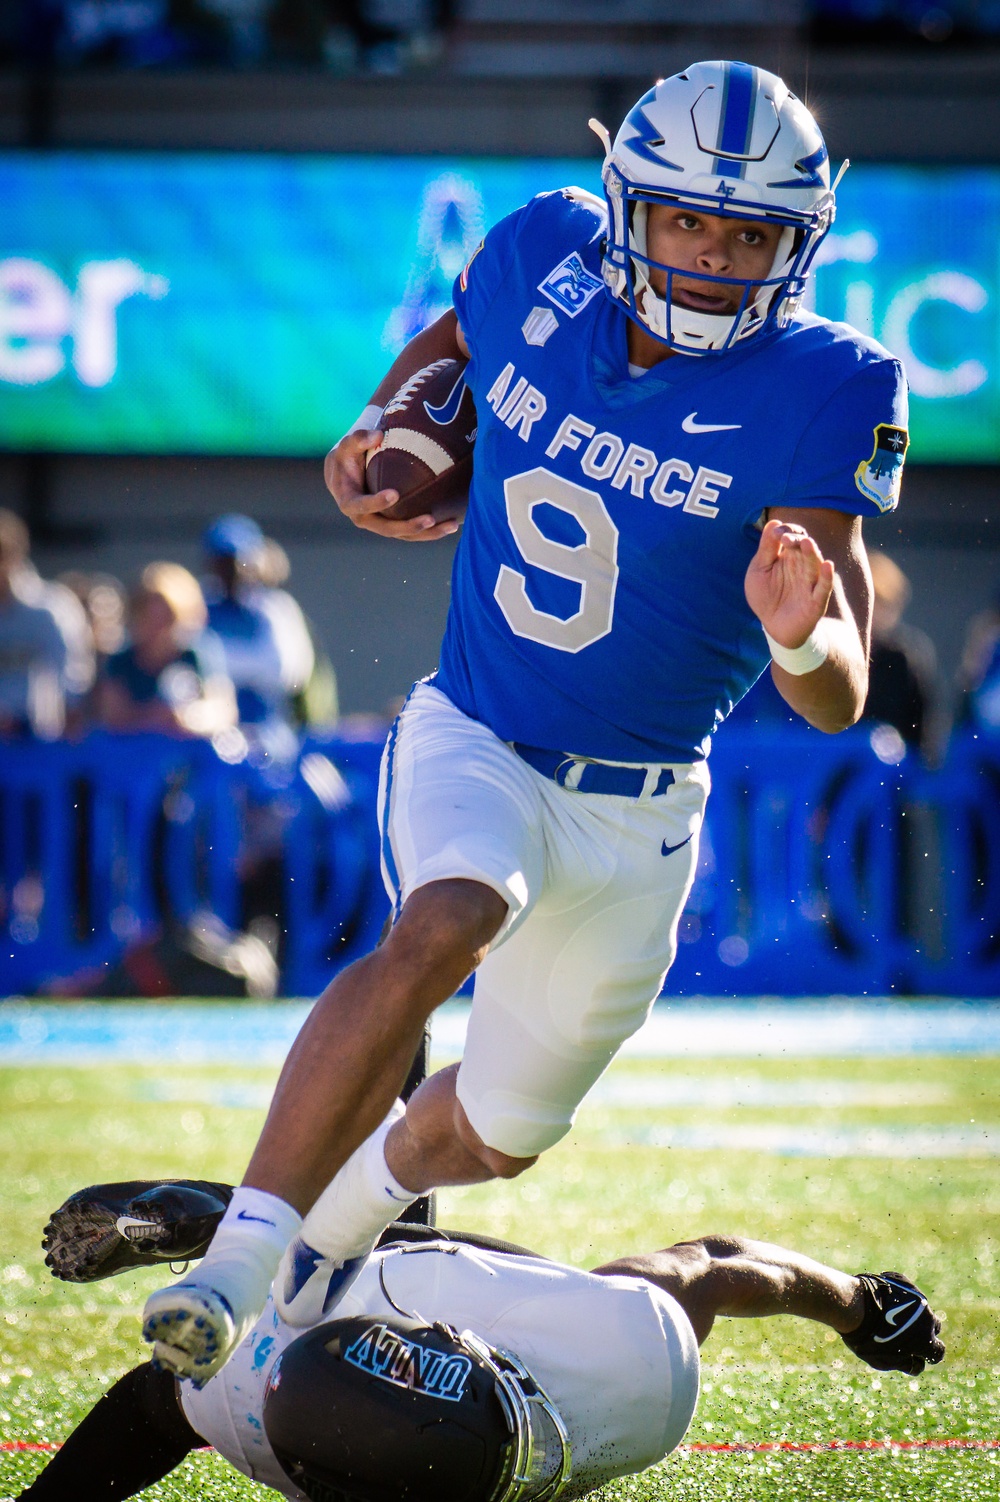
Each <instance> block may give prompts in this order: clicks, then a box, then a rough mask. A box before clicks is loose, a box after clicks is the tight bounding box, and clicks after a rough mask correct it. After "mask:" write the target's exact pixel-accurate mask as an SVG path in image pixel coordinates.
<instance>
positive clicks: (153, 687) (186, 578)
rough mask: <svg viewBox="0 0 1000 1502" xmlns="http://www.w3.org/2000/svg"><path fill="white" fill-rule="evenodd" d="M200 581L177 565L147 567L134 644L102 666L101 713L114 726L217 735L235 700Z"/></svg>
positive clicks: (132, 628)
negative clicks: (208, 625) (209, 626)
mask: <svg viewBox="0 0 1000 1502" xmlns="http://www.w3.org/2000/svg"><path fill="white" fill-rule="evenodd" d="M207 616H208V612H207V610H206V608H205V600H204V596H203V595H202V592H201V588H200V586H199V584H198V581H197V579H196V578H195V577H194V575H193V574H190V573H188V571H187V569H186V568H182V567H181V566H180V564H178V563H151V564H149V565H148V567H147V568H145V569H143V572H142V578H141V580H140V582H139V586H138V588H137V589H136V590H135V591H134V593H133V595H132V598H131V600H130V602H129V644H128V646H126V647H123V648H122V649H121V651H119V652H114V653H113V654H112V655H111V656H110V657H109V658H108V660H107V662H106V663H105V664H104V668H103V670H102V673H101V677H100V680H99V681H98V684H97V689H96V695H95V697H96V708H97V716H98V718H99V720H100V721H101V723H102V724H104V725H106V726H107V727H108V729H110V730H133V731H138V730H152V731H161V732H164V733H166V734H172V735H215V734H217V733H218V732H219V731H222V730H226V729H228V728H229V727H231V726H232V725H233V723H234V722H235V719H236V703H235V698H234V694H233V688H232V684H231V683H230V682H229V680H228V678H227V677H226V676H225V669H224V665H223V661H222V653H221V650H220V648H219V646H218V643H216V642H214V641H213V639H212V636H211V633H208V632H206V631H205V625H206V621H207Z"/></svg>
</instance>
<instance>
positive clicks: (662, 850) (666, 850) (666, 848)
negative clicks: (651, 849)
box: [660, 835, 692, 855]
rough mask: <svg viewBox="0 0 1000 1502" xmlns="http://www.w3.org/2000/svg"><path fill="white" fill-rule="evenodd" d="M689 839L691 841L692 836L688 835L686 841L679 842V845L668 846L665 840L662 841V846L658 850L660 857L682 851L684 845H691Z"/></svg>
mask: <svg viewBox="0 0 1000 1502" xmlns="http://www.w3.org/2000/svg"><path fill="white" fill-rule="evenodd" d="M691 839H692V836H691V835H688V837H687V839H686V840H681V842H680V844H679V845H668V844H667V842H666V840H664V841H663V844H662V846H661V848H660V854H661V855H673V853H674V851H675V850H683V849H684V846H685V845H689V844H690V843H691Z"/></svg>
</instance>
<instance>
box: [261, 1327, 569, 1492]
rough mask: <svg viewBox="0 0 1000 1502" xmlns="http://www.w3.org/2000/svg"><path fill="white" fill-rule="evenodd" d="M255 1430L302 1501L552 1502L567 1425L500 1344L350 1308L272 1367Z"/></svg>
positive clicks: (562, 1470)
mask: <svg viewBox="0 0 1000 1502" xmlns="http://www.w3.org/2000/svg"><path fill="white" fill-rule="evenodd" d="M264 1429H265V1431H266V1433H267V1437H268V1440H269V1442H270V1445H271V1448H272V1450H273V1451H274V1453H275V1455H276V1456H277V1459H278V1461H279V1463H280V1464H281V1466H282V1468H283V1469H284V1471H285V1472H286V1474H287V1475H288V1476H289V1477H290V1478H291V1480H292V1481H293V1482H294V1483H295V1485H296V1486H297V1487H298V1488H299V1489H300V1491H303V1492H305V1494H306V1496H307V1497H309V1498H311V1499H312V1502H554V1499H555V1498H556V1497H557V1496H558V1494H559V1493H560V1492H561V1491H562V1490H563V1489H564V1488H565V1486H566V1484H567V1482H568V1481H569V1479H570V1475H571V1460H570V1446H569V1439H568V1437H567V1434H566V1428H565V1425H564V1424H563V1422H562V1419H561V1418H560V1416H559V1414H558V1412H557V1411H556V1408H555V1406H554V1405H553V1403H552V1402H551V1400H550V1399H549V1397H548V1395H547V1394H546V1393H545V1392H544V1391H543V1390H542V1388H541V1387H539V1385H538V1383H537V1382H535V1381H534V1379H533V1378H532V1376H531V1375H530V1373H529V1372H528V1371H527V1369H526V1368H525V1367H524V1366H523V1365H522V1363H521V1362H520V1361H519V1360H518V1359H517V1357H515V1356H513V1355H511V1354H510V1353H509V1352H507V1351H502V1350H498V1349H496V1348H494V1347H492V1346H489V1345H487V1344H486V1342H485V1341H483V1340H481V1339H480V1338H479V1336H477V1335H474V1334H473V1333H472V1332H471V1331H469V1330H465V1331H463V1332H462V1333H459V1332H458V1331H457V1330H454V1329H453V1328H452V1327H451V1326H450V1325H443V1324H433V1325H428V1324H425V1323H422V1322H421V1321H419V1320H417V1319H400V1318H392V1319H379V1318H377V1317H374V1316H365V1315H362V1316H355V1317H352V1318H350V1319H338V1320H331V1321H330V1322H329V1323H327V1324H324V1325H319V1326H317V1328H316V1329H314V1330H310V1331H308V1332H307V1333H306V1334H304V1335H301V1336H299V1338H298V1340H295V1341H293V1342H292V1344H291V1345H290V1346H289V1347H288V1348H287V1350H285V1351H284V1352H283V1353H282V1354H281V1356H280V1357H279V1358H278V1360H277V1361H276V1362H275V1364H274V1367H273V1368H272V1371H271V1375H270V1378H269V1380H268V1386H267V1391H266V1394H265V1398H264Z"/></svg>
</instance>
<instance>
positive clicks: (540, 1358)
mask: <svg viewBox="0 0 1000 1502" xmlns="http://www.w3.org/2000/svg"><path fill="white" fill-rule="evenodd" d="M390 1300H391V1302H390ZM400 1310H407V1311H409V1312H412V1313H413V1314H414V1315H416V1316H417V1317H419V1318H420V1319H422V1320H426V1321H428V1322H433V1321H435V1320H441V1321H444V1322H445V1323H447V1324H450V1325H453V1326H455V1327H456V1328H457V1329H460V1330H465V1329H468V1330H472V1331H474V1332H475V1333H476V1334H477V1335H480V1336H482V1338H483V1339H484V1340H486V1341H487V1342H488V1343H489V1344H490V1345H492V1346H496V1347H502V1348H503V1349H506V1350H509V1351H512V1352H514V1353H515V1354H516V1355H517V1356H519V1357H520V1359H521V1360H522V1361H523V1362H524V1364H525V1365H526V1366H527V1367H528V1369H529V1371H530V1372H531V1373H532V1375H533V1376H534V1377H535V1378H536V1380H537V1381H538V1382H540V1383H541V1385H542V1386H543V1387H544V1388H545V1390H546V1391H547V1393H548V1394H549V1396H550V1397H551V1399H552V1401H553V1402H554V1403H555V1405H556V1407H557V1408H558V1410H559V1412H560V1414H561V1415H562V1418H563V1421H564V1423H565V1424H566V1427H567V1430H568V1433H569V1438H570V1444H571V1447H572V1458H573V1479H572V1482H571V1484H570V1487H569V1489H568V1490H567V1492H565V1493H563V1494H562V1495H563V1496H565V1497H572V1496H579V1495H582V1494H583V1493H585V1492H589V1491H591V1490H592V1489H593V1488H595V1487H598V1486H601V1485H603V1483H604V1482H606V1481H610V1480H612V1479H613V1478H614V1477H616V1476H622V1475H627V1474H630V1473H632V1472H636V1471H641V1470H644V1469H645V1468H646V1467H647V1466H650V1465H654V1464H655V1463H656V1462H657V1461H658V1460H662V1458H663V1457H664V1456H665V1455H667V1454H669V1452H670V1451H671V1450H673V1449H675V1448H676V1446H677V1445H678V1444H680V1442H681V1440H682V1438H683V1437H684V1434H685V1432H686V1430H687V1428H688V1425H689V1423H690V1422H691V1417H692V1415H693V1413H694V1409H695V1404H696V1402H697V1397H698V1347H697V1343H696V1341H695V1337H694V1332H693V1330H692V1328H691V1325H690V1323H689V1321H688V1319H687V1317H686V1315H685V1314H684V1312H683V1310H682V1309H681V1307H680V1305H679V1304H678V1303H677V1302H676V1301H675V1300H674V1299H672V1298H671V1297H670V1296H669V1294H666V1293H663V1292H661V1291H660V1290H659V1289H657V1288H654V1287H653V1286H652V1285H651V1284H649V1283H647V1282H646V1281H645V1280H644V1279H641V1278H623V1277H611V1278H604V1277H597V1276H595V1275H594V1274H592V1273H586V1272H582V1271H580V1270H579V1269H578V1268H572V1267H566V1266H563V1265H562V1264H560V1263H557V1262H548V1261H545V1260H544V1259H542V1258H532V1257H520V1256H516V1255H513V1254H510V1253H499V1252H487V1251H480V1250H478V1249H476V1248H473V1247H469V1246H464V1245H460V1244H456V1243H451V1242H424V1243H419V1244H415V1245H414V1244H405V1245H399V1246H395V1247H393V1246H390V1247H386V1248H384V1249H382V1250H380V1251H379V1252H376V1253H375V1254H374V1255H373V1256H372V1258H371V1259H370V1261H369V1262H368V1264H367V1266H366V1267H365V1268H364V1269H363V1270H362V1272H361V1273H360V1275H359V1276H358V1278H357V1279H356V1281H355V1282H354V1283H353V1285H352V1286H351V1288H350V1289H349V1290H348V1292H347V1293H346V1294H345V1295H344V1297H343V1299H342V1300H341V1302H340V1303H339V1304H338V1305H337V1307H336V1311H335V1316H339V1317H341V1318H346V1317H348V1316H351V1315H372V1316H374V1317H376V1318H390V1319H391V1318H394V1317H398V1315H399V1311H400ZM302 1333H303V1332H302V1331H301V1330H298V1329H293V1328H292V1327H291V1326H289V1325H286V1324H284V1322H283V1321H282V1320H280V1319H279V1317H278V1315H277V1312H276V1311H275V1308H274V1304H273V1301H272V1300H269V1301H268V1304H267V1308H266V1309H265V1310H264V1313H263V1314H262V1315H261V1317H260V1319H259V1320H258V1322H257V1324H256V1326H255V1327H254V1329H253V1330H252V1331H251V1333H250V1334H249V1335H248V1336H247V1338H246V1340H245V1341H244V1342H243V1344H242V1345H241V1346H240V1347H239V1349H238V1351H236V1353H235V1354H234V1355H233V1356H232V1357H231V1359H230V1360H229V1362H228V1363H227V1364H226V1365H225V1366H224V1367H223V1369H222V1371H221V1372H220V1373H219V1374H218V1376H216V1377H213V1378H212V1380H211V1381H210V1382H208V1383H207V1384H206V1385H205V1387H204V1388H202V1389H201V1390H200V1391H199V1390H196V1389H195V1388H193V1387H192V1386H191V1384H190V1383H187V1382H185V1383H183V1384H182V1387H181V1395H182V1403H183V1407H184V1412H185V1414H186V1415H187V1418H188V1420H189V1422H190V1423H191V1424H192V1426H193V1427H194V1428H195V1429H196V1430H197V1432H198V1433H199V1434H200V1435H202V1437H203V1438H204V1439H205V1440H206V1441H207V1442H208V1443H209V1444H211V1445H213V1446H214V1447H215V1448H216V1449H217V1450H218V1451H219V1452H220V1454H222V1455H224V1456H225V1457H226V1459H227V1460H229V1461H230V1462H231V1463H232V1464H233V1465H234V1466H236V1468H237V1469H238V1470H240V1471H242V1472H243V1473H244V1475H246V1476H250V1477H251V1478H252V1479H253V1480H255V1481H261V1482H263V1483H264V1484H265V1485H266V1486H270V1487H274V1488H275V1489H276V1490H278V1491H280V1492H284V1493H285V1495H286V1496H288V1497H292V1498H296V1499H298V1498H300V1497H301V1496H302V1494H301V1493H300V1492H299V1491H298V1490H297V1489H296V1488H295V1487H294V1486H293V1485H292V1483H291V1482H290V1481H289V1479H288V1477H287V1476H286V1475H285V1473H284V1472H283V1471H282V1469H281V1467H280V1465H279V1464H278V1462H277V1460H276V1459H275V1457H274V1454H273V1452H272V1450H271V1447H270V1446H269V1444H268V1442H267V1436H266V1435H265V1433H264V1426H263V1405H264V1394H265V1391H266V1387H267V1379H268V1376H269V1374H270V1371H271V1368H272V1366H273V1365H274V1362H275V1361H276V1359H277V1357H278V1356H279V1355H280V1353H281V1352H282V1351H283V1350H285V1348H286V1347H287V1346H288V1345H290V1344H291V1342H292V1341H293V1340H295V1339H296V1338H297V1337H298V1336H299V1335H301V1334H302Z"/></svg>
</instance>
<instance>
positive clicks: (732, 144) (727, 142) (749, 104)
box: [715, 63, 757, 177]
mask: <svg viewBox="0 0 1000 1502" xmlns="http://www.w3.org/2000/svg"><path fill="white" fill-rule="evenodd" d="M756 102H757V69H756V68H752V67H750V66H749V64H747V63H727V64H726V80H725V84H724V86H723V93H722V109H721V111H720V114H719V138H718V140H717V142H716V145H715V149H716V151H718V152H720V153H721V155H720V156H719V157H718V158H717V159H716V163H715V170H716V172H717V173H718V174H719V176H720V177H743V176H744V175H745V173H746V161H745V160H744V161H741V162H734V161H731V160H727V158H731V157H744V158H745V157H746V155H747V153H748V152H749V150H750V139H751V137H752V135H753V117H754V109H755V106H756Z"/></svg>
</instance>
